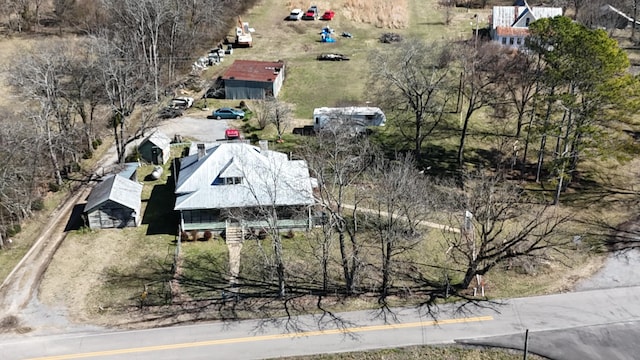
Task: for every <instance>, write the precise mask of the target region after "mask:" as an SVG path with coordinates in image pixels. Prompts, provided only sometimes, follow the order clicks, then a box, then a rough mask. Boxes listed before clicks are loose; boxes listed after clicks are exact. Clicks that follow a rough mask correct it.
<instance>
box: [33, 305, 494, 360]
mask: <svg viewBox="0 0 640 360" xmlns="http://www.w3.org/2000/svg"><path fill="white" fill-rule="evenodd" d="M490 320H493V317H492V316H479V317H472V318H460V319H446V320H439V321H436V320H433V321H420V322H412V323H405V324H386V325H372V326H361V327H352V328H346V329H331V330H316V331H305V332H297V333H288V334H274V335H261V336H249V337H241V338H232V339H220V340H208V341H198V342H190V343H179V344H171V345H156V346H145V347H136V348H128V349H118V350H106V351H96V352H87V353H78V354H68V355H57V356H47V357H40V358H35V359H32V360H59V359H81V358H90V357H97V356H110V355H124V354H132V353H143V352H150V351H162V350H175V349H184V348H192V347H201V346H213V345H224V344H238V343H246V342H255V341H266V340H279V339H292V338H298V337H309V336H321V335H335V334H349V333H359V332H367V331H380V330H390V329H406V328H413V327H421V326H434V325H447V324H460V323H470V322H479V321H490Z"/></svg>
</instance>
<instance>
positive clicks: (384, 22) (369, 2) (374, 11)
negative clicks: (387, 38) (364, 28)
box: [287, 0, 409, 29]
mask: <svg viewBox="0 0 640 360" xmlns="http://www.w3.org/2000/svg"><path fill="white" fill-rule="evenodd" d="M308 4H309V2H308V1H303V0H290V1H288V2H287V8H289V9H295V8H298V9H302V10H303V11H306V10H307V8H308ZM313 4H314V5H317V6H318V10H319V11H320V16H322V13H323V12H324V11H325V10H329V9H331V10H333V11H335V12H336V16H340V17H344V18H345V19H347V20H349V21H353V22H357V23H364V24H371V25H373V26H375V27H377V28H386V29H404V28H406V27H408V26H409V2H408V0H396V1H384V0H344V1H334V2H329V1H316V2H313Z"/></svg>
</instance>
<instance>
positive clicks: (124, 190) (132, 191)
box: [84, 175, 142, 214]
mask: <svg viewBox="0 0 640 360" xmlns="http://www.w3.org/2000/svg"><path fill="white" fill-rule="evenodd" d="M141 194H142V185H140V184H139V183H137V182H135V181H131V180H129V179H127V178H125V177H122V176H120V175H111V176H109V177H107V178H106V179H104V180H103V181H102V182H100V183H99V184H97V185H96V186H95V187H94V188H93V189H92V190H91V194H89V198H88V199H87V204H86V205H85V207H84V210H85V212H90V211H92V210H94V209H96V208H98V207H100V205H102V204H103V203H105V202H106V201H108V200H111V201H114V202H116V203H118V204H120V205H123V206H125V207H127V208H129V209H133V210H134V211H135V212H136V213H137V214H140V203H141V200H140V196H141Z"/></svg>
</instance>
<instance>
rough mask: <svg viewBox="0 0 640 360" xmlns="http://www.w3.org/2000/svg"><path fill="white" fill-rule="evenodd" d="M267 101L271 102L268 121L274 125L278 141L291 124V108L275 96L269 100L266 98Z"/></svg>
mask: <svg viewBox="0 0 640 360" xmlns="http://www.w3.org/2000/svg"><path fill="white" fill-rule="evenodd" d="M267 101H271V102H272V104H271V111H270V122H271V123H272V124H273V125H274V126H275V127H276V131H277V133H278V141H282V136H283V135H284V133H285V132H286V131H287V129H289V127H290V126H291V122H292V116H293V109H292V108H291V105H289V104H287V103H285V102H283V101H280V100H277V99H275V98H272V99H270V100H269V99H268V100H267Z"/></svg>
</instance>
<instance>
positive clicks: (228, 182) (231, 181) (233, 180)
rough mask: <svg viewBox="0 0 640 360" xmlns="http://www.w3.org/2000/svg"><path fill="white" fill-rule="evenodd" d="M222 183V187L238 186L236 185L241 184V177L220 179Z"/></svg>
mask: <svg viewBox="0 0 640 360" xmlns="http://www.w3.org/2000/svg"><path fill="white" fill-rule="evenodd" d="M222 183H223V184H224V185H238V184H242V178H241V177H228V178H222Z"/></svg>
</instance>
